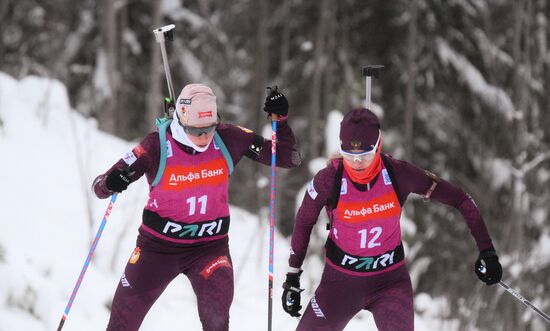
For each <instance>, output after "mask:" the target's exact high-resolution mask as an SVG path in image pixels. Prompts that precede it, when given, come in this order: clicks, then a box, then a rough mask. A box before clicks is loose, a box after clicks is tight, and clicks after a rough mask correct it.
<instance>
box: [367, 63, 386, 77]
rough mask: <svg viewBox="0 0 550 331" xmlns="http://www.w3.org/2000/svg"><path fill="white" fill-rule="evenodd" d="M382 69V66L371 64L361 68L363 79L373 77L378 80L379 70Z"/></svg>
mask: <svg viewBox="0 0 550 331" xmlns="http://www.w3.org/2000/svg"><path fill="white" fill-rule="evenodd" d="M382 68H384V66H383V65H380V64H373V65H370V66H364V67H363V76H364V77H374V78H378V77H380V70H382Z"/></svg>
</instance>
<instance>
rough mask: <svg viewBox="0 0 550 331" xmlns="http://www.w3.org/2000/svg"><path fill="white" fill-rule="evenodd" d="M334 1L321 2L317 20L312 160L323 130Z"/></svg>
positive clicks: (310, 146) (313, 88)
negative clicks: (327, 49) (323, 86)
mask: <svg viewBox="0 0 550 331" xmlns="http://www.w3.org/2000/svg"><path fill="white" fill-rule="evenodd" d="M331 4H332V2H331V1H330V0H322V1H321V3H320V4H319V19H318V22H317V35H316V37H315V46H314V47H315V52H314V61H315V65H314V69H313V70H314V71H313V75H312V77H311V89H310V98H311V102H310V109H309V114H308V118H309V126H308V127H309V148H308V152H307V159H308V160H310V159H312V158H314V157H317V156H318V155H319V152H320V151H319V148H320V144H321V137H322V135H321V134H319V132H322V130H321V127H320V120H319V119H320V116H321V97H322V96H321V93H322V89H321V86H322V81H323V78H324V75H325V71H326V64H327V56H326V49H325V48H326V39H327V30H328V24H327V22H330V20H331V19H332V6H331Z"/></svg>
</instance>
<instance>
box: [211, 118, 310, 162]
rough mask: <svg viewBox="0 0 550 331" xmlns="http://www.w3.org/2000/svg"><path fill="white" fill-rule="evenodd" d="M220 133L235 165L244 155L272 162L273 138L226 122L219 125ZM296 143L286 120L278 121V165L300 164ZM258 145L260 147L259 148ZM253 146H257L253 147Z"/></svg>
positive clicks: (256, 159) (258, 160)
mask: <svg viewBox="0 0 550 331" xmlns="http://www.w3.org/2000/svg"><path fill="white" fill-rule="evenodd" d="M218 133H219V135H220V137H221V138H222V140H223V142H224V144H225V146H226V147H227V150H228V151H229V153H230V154H231V158H232V159H233V165H237V163H238V162H239V161H240V160H241V158H242V157H243V156H246V157H248V158H250V159H252V160H254V161H257V162H260V163H262V164H265V165H270V164H271V140H268V139H265V138H263V137H261V136H259V135H257V134H256V133H254V131H252V130H249V129H247V128H244V127H241V126H236V125H232V124H226V123H224V124H220V125H219V126H218ZM295 144H296V139H295V138H294V133H293V132H292V130H291V129H290V127H289V126H288V124H287V123H286V120H281V121H279V122H277V147H276V148H277V160H276V162H277V166H278V167H282V168H293V167H296V166H298V165H300V162H301V157H300V154H299V153H298V151H297V149H296V146H295ZM257 145H259V146H260V148H257V147H258V146H257ZM252 146H255V147H256V148H252ZM252 149H254V150H255V152H253V151H252ZM258 150H259V151H258Z"/></svg>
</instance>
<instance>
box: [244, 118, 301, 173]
mask: <svg viewBox="0 0 550 331" xmlns="http://www.w3.org/2000/svg"><path fill="white" fill-rule="evenodd" d="M276 149H277V159H276V165H277V167H281V168H294V167H297V166H299V165H300V163H301V162H302V158H301V156H300V153H299V152H298V150H297V147H296V137H295V136H294V132H292V129H291V128H290V126H289V125H288V121H287V120H286V119H285V120H281V121H278V122H277V145H276ZM253 160H255V161H258V162H260V163H262V164H265V165H270V164H271V139H263V146H262V149H261V151H260V154H259V155H258V156H256V157H255V158H253Z"/></svg>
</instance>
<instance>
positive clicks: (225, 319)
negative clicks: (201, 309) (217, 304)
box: [201, 315, 229, 331]
mask: <svg viewBox="0 0 550 331" xmlns="http://www.w3.org/2000/svg"><path fill="white" fill-rule="evenodd" d="M201 322H202V328H203V330H204V331H228V330H229V315H227V316H224V315H214V316H210V317H208V318H204V319H203V318H201Z"/></svg>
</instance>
